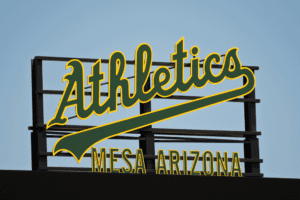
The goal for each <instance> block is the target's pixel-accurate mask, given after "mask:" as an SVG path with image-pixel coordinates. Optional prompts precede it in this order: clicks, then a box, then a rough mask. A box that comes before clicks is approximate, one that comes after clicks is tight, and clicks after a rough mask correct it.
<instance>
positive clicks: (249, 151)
mask: <svg viewBox="0 0 300 200" xmlns="http://www.w3.org/2000/svg"><path fill="white" fill-rule="evenodd" d="M252 72H253V73H254V70H252ZM243 82H244V85H245V84H246V83H247V79H246V78H245V77H243ZM244 98H245V99H255V89H254V90H253V91H252V92H251V93H249V94H248V95H245V96H244ZM244 115H245V131H256V104H255V103H254V102H245V103H244ZM245 141H248V142H250V143H244V158H257V159H259V143H258V138H257V137H256V136H247V137H245ZM245 173H260V163H259V162H245Z"/></svg>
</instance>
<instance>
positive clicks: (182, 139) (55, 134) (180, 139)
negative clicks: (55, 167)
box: [38, 131, 250, 143]
mask: <svg viewBox="0 0 300 200" xmlns="http://www.w3.org/2000/svg"><path fill="white" fill-rule="evenodd" d="M38 132H39V131H38ZM41 132H43V131H41ZM44 133H46V134H47V135H46V137H52V138H61V137H63V136H65V135H68V134H71V133H68V132H52V131H44ZM48 134H51V135H48ZM52 134H53V135H52ZM153 137H154V138H155V139H165V140H155V142H160V141H161V142H211V143H250V141H245V140H228V139H206V138H191V137H166V136H156V135H153ZM108 139H125V140H127V139H128V140H145V138H143V137H132V136H115V137H111V138H108ZM169 139H170V140H169Z"/></svg>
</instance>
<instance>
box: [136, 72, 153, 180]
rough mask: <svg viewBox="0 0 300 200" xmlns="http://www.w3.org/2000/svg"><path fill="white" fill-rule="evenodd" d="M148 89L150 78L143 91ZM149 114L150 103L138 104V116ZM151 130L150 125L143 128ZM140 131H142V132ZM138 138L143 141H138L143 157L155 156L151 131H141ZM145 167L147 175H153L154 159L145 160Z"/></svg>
mask: <svg viewBox="0 0 300 200" xmlns="http://www.w3.org/2000/svg"><path fill="white" fill-rule="evenodd" d="M149 89H150V76H149V78H148V80H147V82H146V84H145V87H144V90H145V91H148V90H149ZM146 112H151V101H150V102H148V103H140V114H143V113H146ZM148 128H152V125H150V126H147V127H144V128H143V129H148ZM143 129H142V130H143ZM140 138H144V139H145V140H140V141H139V148H140V149H142V151H143V154H144V156H145V155H148V156H155V152H154V151H155V150H154V135H153V134H152V133H151V131H141V136H140ZM145 165H146V170H147V174H154V173H155V158H145Z"/></svg>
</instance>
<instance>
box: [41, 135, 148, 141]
mask: <svg viewBox="0 0 300 200" xmlns="http://www.w3.org/2000/svg"><path fill="white" fill-rule="evenodd" d="M63 136H65V135H47V138H61V137H63ZM108 139H109V140H111V139H118V140H146V139H145V138H140V137H130V136H115V137H111V138H108Z"/></svg>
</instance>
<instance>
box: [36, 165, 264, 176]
mask: <svg viewBox="0 0 300 200" xmlns="http://www.w3.org/2000/svg"><path fill="white" fill-rule="evenodd" d="M40 169H41V170H46V171H68V172H92V169H91V168H88V167H80V168H79V167H78V168H75V167H43V168H40ZM119 170H120V172H121V173H122V169H119ZM134 171H135V170H134V169H133V173H134ZM150 171H153V170H151V169H150V170H149V169H146V172H150ZM167 171H168V174H169V175H170V170H167ZM200 172H201V176H204V173H203V171H200ZM94 173H105V172H103V169H102V171H101V172H98V171H96V172H94ZM107 173H110V168H107ZM180 173H181V175H183V171H180ZM160 174H163V172H162V171H160ZM175 175H177V172H176V170H175ZM188 175H191V172H190V171H188ZM228 175H229V176H230V175H231V172H228ZM242 175H243V177H263V174H261V173H259V174H258V173H242ZM213 176H217V172H214V174H213ZM221 176H224V173H223V172H221ZM229 176H228V177H229ZM235 177H237V174H236V175H235Z"/></svg>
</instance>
